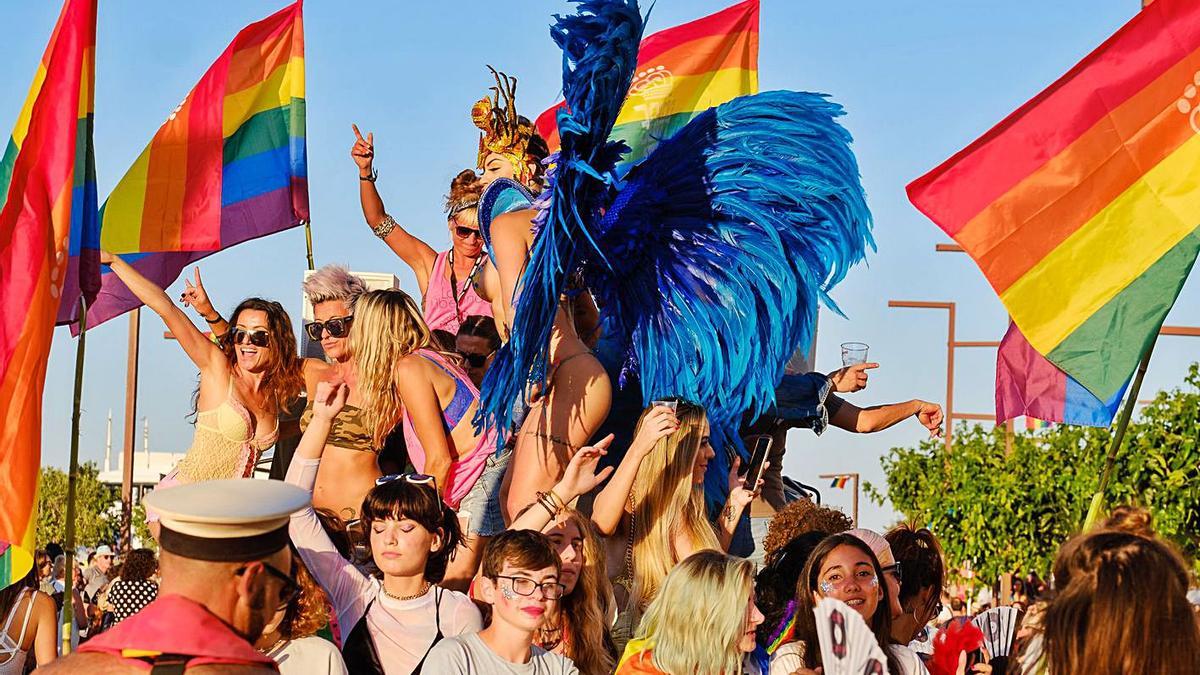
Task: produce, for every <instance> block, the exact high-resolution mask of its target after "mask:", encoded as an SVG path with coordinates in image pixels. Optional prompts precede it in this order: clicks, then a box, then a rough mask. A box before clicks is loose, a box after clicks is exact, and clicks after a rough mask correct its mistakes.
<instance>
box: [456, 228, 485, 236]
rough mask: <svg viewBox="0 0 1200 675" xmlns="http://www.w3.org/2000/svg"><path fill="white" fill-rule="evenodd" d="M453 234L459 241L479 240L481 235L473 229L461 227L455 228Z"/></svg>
mask: <svg viewBox="0 0 1200 675" xmlns="http://www.w3.org/2000/svg"><path fill="white" fill-rule="evenodd" d="M454 234H457V235H458V238H459V239H470V238H471V237H475V238H476V239H480V238H481V237H482V235H480V234H479V230H476V229H475V228H473V227H463V226H462V225H457V226H455V228H454Z"/></svg>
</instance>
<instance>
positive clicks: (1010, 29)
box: [0, 0, 1200, 527]
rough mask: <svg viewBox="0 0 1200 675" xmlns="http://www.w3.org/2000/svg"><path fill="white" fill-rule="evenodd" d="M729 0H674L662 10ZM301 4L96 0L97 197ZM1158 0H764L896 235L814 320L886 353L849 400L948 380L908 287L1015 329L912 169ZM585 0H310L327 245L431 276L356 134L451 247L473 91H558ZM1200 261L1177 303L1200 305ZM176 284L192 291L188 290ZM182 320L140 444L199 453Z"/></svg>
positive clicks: (425, 229) (870, 468)
mask: <svg viewBox="0 0 1200 675" xmlns="http://www.w3.org/2000/svg"><path fill="white" fill-rule="evenodd" d="M731 1H732V0H688V1H687V2H684V1H683V0H658V2H657V4H656V5H655V6H654V10H653V13H652V15H651V17H650V20H649V25H648V32H650V31H655V30H660V29H662V28H665V27H668V26H671V25H675V24H678V23H681V22H684V21H687V20H690V19H693V18H697V17H699V16H702V15H704V14H708V13H710V12H713V11H716V10H718V9H720V8H722V7H724V6H726V5H728V4H731ZM284 4H285V3H284V2H282V1H281V0H271V1H264V0H238V1H237V2H234V1H233V0H223V1H219V2H193V3H180V2H169V3H168V2H156V3H147V2H133V1H132V0H102V1H101V2H100V14H99V28H98V38H97V59H96V60H97V65H96V106H95V109H96V155H97V173H98V182H99V187H100V194H101V197H102V198H103V196H105V195H107V194H108V192H109V191H110V190H111V188H112V186H113V185H114V184H115V183H116V181H117V180H119V179H120V177H121V176H122V175H123V174H124V172H125V170H126V168H127V167H128V166H129V164H130V163H132V161H133V160H134V158H136V156H137V155H138V153H139V152H140V151H141V150H142V148H143V147H144V146H145V145H146V143H147V142H148V141H149V139H150V137H151V135H152V134H153V133H154V131H155V130H156V129H157V128H158V126H159V124H161V122H162V120H163V119H165V117H166V116H167V115H168V114H169V113H170V111H171V110H172V109H173V108H174V107H175V105H176V104H177V103H178V102H179V101H180V100H182V99H183V97H184V95H185V94H186V93H187V91H188V90H189V89H190V88H191V87H192V85H193V84H194V83H195V82H196V80H197V79H198V78H199V76H200V75H201V73H203V72H204V70H205V69H206V68H207V67H208V66H209V64H210V63H211V62H212V61H213V60H214V59H215V58H216V57H217V55H218V54H219V53H220V52H221V50H223V49H224V47H225V46H226V44H228V42H229V40H230V39H232V37H233V36H234V34H236V32H237V31H238V30H239V29H240V28H241V27H242V26H244V25H246V24H247V23H250V22H252V21H255V20H257V19H259V18H262V17H265V16H267V15H268V14H270V13H272V12H273V11H275V10H277V9H278V8H280V7H282V6H283V5H284ZM1139 6H1140V3H1139V2H1138V1H1137V0H1121V1H1120V2H1116V1H1112V0H1108V1H1103V2H1095V0H1061V1H1060V2H1055V3H1045V2H1033V1H1031V0H1014V1H1012V2H1006V3H998V2H983V1H978V0H971V1H961V2H924V3H898V2H889V1H878V0H864V1H863V2H857V3H817V2H807V1H805V2H799V1H796V0H762V26H761V30H762V35H761V56H760V85H761V89H763V90H769V89H796V90H808V91H819V92H825V93H828V94H830V95H832V97H833V98H834V99H835V100H836V101H838V102H840V103H842V104H843V105H844V106H845V107H846V109H847V112H848V115H847V116H846V117H845V118H844V123H845V125H846V126H847V127H848V128H849V130H850V131H851V132H852V133H853V134H854V137H855V150H856V152H857V154H858V159H859V163H860V166H861V169H862V174H863V182H864V184H865V186H866V189H867V192H868V198H869V203H870V205H871V208H872V211H873V213H874V216H875V237H876V240H877V241H878V244H879V252H878V253H877V254H876V255H874V256H872V257H871V258H870V259H869V262H868V264H867V265H864V266H861V267H859V268H858V269H856V270H854V271H853V272H852V273H851V274H850V277H849V278H848V279H847V280H846V281H845V282H844V283H843V284H842V285H841V286H839V287H838V288H837V289H836V290H835V292H834V297H835V299H836V300H837V302H838V303H839V305H840V306H841V308H842V309H843V311H844V312H845V313H846V315H847V317H848V319H842V318H840V317H837V316H834V315H831V314H830V313H828V312H825V313H823V316H822V324H821V332H820V336H819V342H818V359H817V367H818V368H820V369H822V370H829V369H832V368H834V367H836V366H838V365H840V361H839V351H838V345H839V344H840V343H841V342H844V341H848V340H856V341H863V342H867V343H869V344H870V345H871V353H870V355H871V359H872V360H875V361H879V362H880V363H881V364H882V367H881V368H880V369H878V370H876V371H874V373H873V374H872V380H871V387H870V388H869V389H868V390H867V391H865V392H862V393H859V394H856V395H854V397H853V398H852V400H853V401H855V402H856V403H859V404H862V405H869V404H872V403H879V402H890V401H897V400H905V399H908V398H914V397H916V398H924V399H927V400H931V401H935V402H942V401H943V399H944V396H945V340H946V332H945V331H946V325H945V324H946V322H945V316H944V313H939V312H932V311H914V310H894V309H891V310H890V309H888V308H887V301H888V300H889V299H906V300H944V301H956V302H958V303H959V304H960V306H959V323H958V335H959V339H960V340H998V339H999V338H1000V337H1001V335H1002V334H1003V331H1004V328H1005V314H1004V311H1003V309H1002V308H1001V306H1000V304H999V302H998V301H997V300H996V298H995V296H994V294H993V293H992V291H991V290H990V288H989V287H988V286H987V284H986V283H985V281H984V280H983V278H982V276H981V275H980V273H979V271H978V269H977V268H976V267H975V266H974V264H973V263H972V262H971V261H970V260H969V259H968V258H967V257H966V256H964V255H962V254H944V253H943V254H937V253H934V250H933V248H934V245H935V244H936V243H939V242H944V241H948V240H947V239H946V238H945V236H944V235H942V234H941V232H940V231H939V230H938V229H937V228H936V227H935V226H934V225H933V224H932V223H930V222H929V221H928V220H926V219H925V218H924V217H922V216H921V215H920V214H919V213H918V212H917V211H916V210H915V209H914V208H913V207H912V206H911V205H910V204H909V202H908V200H907V198H906V197H905V194H904V186H905V185H906V184H907V183H908V182H909V181H910V180H912V179H913V178H916V177H917V176H919V175H921V174H922V173H924V172H925V171H927V170H928V169H930V168H931V167H933V166H935V165H936V164H938V163H939V162H941V161H942V160H943V159H945V158H946V157H948V156H950V155H951V154H952V153H954V152H955V151H957V150H958V149H960V148H961V147H962V146H964V145H965V144H967V143H968V142H970V141H971V140H973V139H974V138H975V137H976V136H978V135H979V134H981V133H983V132H984V131H986V130H987V129H988V128H990V127H991V125H993V124H994V123H995V122H997V121H999V120H1000V119H1001V118H1003V117H1004V116H1005V115H1006V114H1007V113H1009V112H1010V111H1011V110H1013V109H1014V108H1016V107H1017V106H1019V105H1020V104H1021V103H1023V102H1024V101H1026V100H1027V99H1029V98H1030V97H1031V96H1033V95H1034V94H1036V93H1037V92H1038V91H1040V90H1041V89H1042V88H1044V87H1045V86H1046V85H1048V84H1049V83H1050V82H1052V81H1053V80H1054V79H1055V78H1057V77H1058V76H1059V75H1061V74H1062V73H1063V72H1065V71H1066V70H1067V69H1068V68H1070V66H1072V65H1073V64H1074V63H1075V62H1076V61H1078V60H1079V59H1080V58H1081V57H1082V56H1084V55H1085V54H1086V53H1087V52H1088V51H1090V50H1091V49H1092V48H1094V47H1095V46H1096V45H1098V44H1099V43H1100V42H1102V41H1103V40H1104V39H1105V38H1106V37H1108V36H1109V35H1110V34H1111V33H1112V32H1113V31H1115V30H1116V29H1117V28H1118V27H1120V26H1121V25H1122V24H1123V23H1124V22H1125V21H1127V20H1128V19H1129V18H1130V17H1131V16H1132V15H1133V14H1134V13H1135V12H1136V11H1137V10H1138V8H1139ZM567 11H570V6H569V5H568V3H566V2H565V1H563V0H520V2H507V3H504V2H500V3H498V2H494V1H492V2H483V1H476V0H459V1H458V2H454V3H433V2H423V3H418V2H372V1H369V0H363V1H361V2H356V3H341V2H338V3H335V2H327V1H325V0H311V1H310V2H309V3H308V4H307V6H306V7H305V28H306V43H307V55H306V56H307V75H308V82H307V100H308V157H309V168H308V171H309V184H310V200H311V204H312V213H313V237H314V244H315V251H316V259H317V264H318V265H320V264H324V263H331V262H340V263H347V264H349V265H351V266H352V267H353V268H354V269H358V270H364V271H386V272H393V273H395V274H397V275H398V276H399V277H400V278H401V280H402V282H403V284H404V285H405V287H406V288H409V289H414V288H415V282H414V280H413V278H412V276H411V274H410V273H409V272H408V269H407V268H406V267H405V266H404V265H403V264H402V263H401V262H400V261H399V260H398V259H397V258H395V257H394V256H392V254H391V252H390V251H389V250H388V249H387V248H386V247H384V246H383V245H382V244H380V243H379V242H378V241H377V240H376V239H375V238H374V237H373V236H372V235H371V234H370V232H369V230H368V229H367V227H366V226H365V225H364V223H363V221H362V216H361V212H360V211H359V207H358V182H357V179H356V177H355V167H354V165H353V164H352V163H351V161H350V158H349V156H348V153H349V148H350V145H351V142H352V140H353V136H352V134H351V132H350V123H351V122H356V123H357V124H358V125H359V127H360V128H361V129H362V130H363V131H364V133H365V132H366V131H368V130H370V131H374V133H375V139H376V147H377V154H378V158H377V167H378V169H379V172H380V179H379V187H380V190H381V192H382V193H383V196H384V199H385V200H386V203H387V205H388V210H389V211H390V212H391V213H392V214H393V215H394V216H395V217H396V218H397V220H399V221H400V222H402V223H403V224H405V225H406V226H407V227H409V228H411V229H412V230H413V231H415V232H417V233H418V234H420V235H423V236H425V237H426V238H427V239H428V240H429V241H430V242H431V243H432V244H433V245H434V246H435V247H439V248H440V247H441V246H443V245H444V244H445V243H446V242H445V236H446V235H445V229H444V225H443V223H444V220H443V216H442V213H441V210H440V205H441V200H442V195H443V194H444V193H445V191H446V188H447V185H448V183H449V180H450V178H451V177H452V176H453V175H454V174H455V173H456V172H457V171H458V170H459V169H462V168H466V167H469V166H471V165H472V164H473V163H474V158H475V147H476V142H477V141H476V138H477V134H476V131H475V130H474V127H473V126H472V125H471V122H470V118H469V109H470V106H471V104H472V103H473V102H474V101H475V100H476V99H478V98H479V97H480V96H481V95H482V94H483V93H484V91H485V90H486V88H487V86H488V85H489V84H490V76H489V75H488V73H487V70H486V68H485V64H492V65H495V66H496V67H498V68H500V69H503V70H505V71H507V72H509V73H510V74H512V75H515V76H517V77H518V78H519V79H520V88H519V91H518V105H519V107H520V109H521V110H522V112H523V113H524V114H526V115H528V116H530V117H533V116H535V115H536V114H537V113H538V112H540V111H541V110H542V109H544V108H545V107H547V106H548V105H550V104H551V103H553V102H554V101H555V99H556V97H557V92H558V89H559V85H560V72H559V67H560V62H559V53H558V51H557V49H556V48H555V47H554V44H553V43H552V42H551V41H550V39H549V37H548V33H547V26H548V23H549V19H550V16H551V14H553V13H554V12H560V13H561V12H567ZM57 12H58V3H56V2H15V1H14V0H5V1H4V2H0V23H3V24H4V25H6V26H9V27H10V30H8V31H6V35H5V49H4V51H5V62H6V65H7V69H6V72H7V76H6V77H5V78H3V81H2V82H0V129H4V130H7V129H11V127H12V123H13V121H14V120H15V118H16V115H17V112H18V111H19V109H20V106H21V103H22V101H23V99H24V97H25V94H26V92H27V90H28V87H29V81H30V78H31V77H32V75H33V71H34V67H35V65H36V63H37V60H38V58H39V57H40V55H41V52H42V50H43V49H44V47H45V43H46V40H47V38H48V37H49V33H50V30H51V28H52V27H53V24H54V20H55V17H56V15H57ZM12 27H19V30H11V28H12ZM1183 84H1186V83H1181V86H1182V85H1183ZM304 267H305V261H304V235H303V231H302V230H299V229H297V230H293V231H289V232H285V233H281V234H277V235H274V236H272V237H268V238H266V239H263V240H259V241H255V242H250V243H247V244H244V245H242V246H239V247H236V248H234V249H231V250H228V251H225V252H222V253H220V254H217V255H215V256H213V257H212V258H209V259H208V260H207V261H205V262H204V263H203V264H202V265H201V272H202V274H203V276H204V279H205V282H206V285H207V287H208V289H209V292H210V293H211V295H212V296H213V297H214V298H215V299H216V300H217V303H218V306H219V307H220V308H221V309H222V310H223V311H225V312H227V311H228V310H229V309H230V308H232V306H233V305H234V304H235V303H236V302H237V301H238V300H239V299H241V298H242V297H245V296H247V295H252V294H253V295H263V296H267V297H271V298H275V299H278V300H280V301H281V302H283V303H284V305H285V306H287V308H288V310H289V311H290V312H292V315H293V317H297V316H298V315H299V311H300V287H299V284H300V279H301V275H302V273H303V270H304ZM1196 276H1197V275H1193V279H1192V280H1191V281H1190V282H1189V283H1188V285H1187V286H1186V287H1185V289H1184V293H1183V295H1182V296H1181V297H1180V300H1179V302H1178V303H1177V305H1176V308H1175V310H1174V311H1173V312H1172V314H1171V316H1170V317H1169V319H1168V323H1173V324H1187V325H1198V324H1200V281H1197V280H1196V278H1195V277H1196ZM181 285H182V282H180V283H179V284H177V286H181ZM170 292H171V294H172V295H173V296H177V295H178V288H177V287H172V289H170ZM9 309H10V310H11V309H12V308H9ZM126 327H127V321H126V320H125V319H124V317H122V318H120V319H116V320H113V321H111V322H109V323H108V324H104V325H102V326H100V327H98V328H96V329H95V330H93V331H90V332H89V334H88V345H87V346H88V351H87V366H86V369H85V389H84V398H83V418H82V443H81V451H80V455H81V459H82V460H97V461H99V460H100V459H101V458H102V457H103V453H104V429H105V419H106V416H107V414H108V411H109V410H110V409H111V410H112V412H113V416H114V420H115V421H116V424H115V426H116V430H115V434H114V436H115V438H114V441H115V444H116V445H118V447H119V444H120V442H121V419H122V416H123V407H124V380H125V370H124V368H125V340H126V334H127V329H126ZM163 330H164V328H163V325H162V322H161V320H159V319H158V317H157V316H155V315H154V314H152V313H144V314H143V321H142V334H141V339H142V351H141V365H142V371H141V378H140V390H139V406H138V417H139V436H138V443H139V446H138V447H140V443H141V437H140V425H141V422H140V418H142V417H148V418H149V420H150V442H151V447H152V449H154V450H162V451H174V452H182V451H184V450H186V449H187V447H188V445H189V444H190V441H191V435H192V429H191V426H190V425H189V424H188V422H187V420H186V419H185V416H186V415H187V413H188V412H189V408H190V397H191V393H192V390H193V388H194V386H195V369H194V367H193V366H192V365H191V363H190V362H189V361H187V359H186V357H185V356H184V355H183V353H182V351H181V350H180V349H179V348H178V346H177V345H176V344H175V343H173V342H167V341H164V340H163V339H162V337H161V336H162V333H163ZM1198 347H1200V345H1198V344H1197V340H1196V338H1164V339H1163V340H1162V341H1161V342H1160V343H1159V347H1158V349H1157V351H1156V353H1155V356H1154V361H1153V363H1152V365H1151V368H1150V373H1149V375H1148V377H1147V382H1146V385H1145V391H1147V392H1152V391H1154V390H1157V389H1159V388H1162V387H1168V386H1173V385H1175V384H1176V383H1178V382H1179V381H1180V380H1181V376H1182V373H1183V371H1184V368H1185V367H1186V364H1187V363H1188V362H1189V360H1194V359H1195V358H1196V355H1197V354H1198V353H1200V349H1198ZM994 360H995V356H994V352H993V351H992V350H960V353H959V358H958V362H957V366H956V370H957V377H956V388H955V399H956V408H957V409H958V410H959V411H962V412H991V411H992V409H993V403H992V400H993V377H994ZM73 364H74V341H72V340H71V339H70V335H69V333H68V332H67V331H66V330H65V329H59V331H58V332H57V333H56V336H55V344H54V348H53V350H52V354H51V359H50V366H49V371H48V374H47V383H46V395H45V399H44V411H43V416H44V423H43V429H44V436H43V438H44V441H43V442H44V446H43V463H45V464H48V465H55V466H65V465H66V463H67V458H68V449H69V431H70V412H71V381H72V368H73ZM922 432H923V430H922V429H921V428H920V427H919V426H918V425H917V424H916V423H915V421H910V422H905V423H903V424H901V425H899V426H898V427H896V428H894V429H893V430H891V431H889V432H885V433H881V434H876V435H873V436H854V435H851V434H847V433H843V432H841V431H839V430H830V431H829V432H828V433H826V434H825V435H824V436H822V437H820V438H819V439H818V438H815V437H814V436H812V434H810V433H808V432H799V431H798V432H793V433H792V436H791V438H790V442H789V454H788V456H787V460H786V463H785V469H786V472H787V473H788V474H789V475H792V476H794V477H796V478H798V479H800V480H803V481H805V482H808V483H816V482H817V479H816V475H817V474H819V473H827V472H848V471H858V472H860V473H862V474H863V477H864V479H867V480H872V481H875V482H879V481H880V480H881V479H882V471H881V469H880V466H879V461H878V460H879V457H880V456H881V455H882V454H884V453H886V452H887V450H888V449H889V448H891V447H893V446H899V445H910V444H913V443H915V442H916V441H917V440H919V439H920V438H921V437H922ZM1097 452H1102V449H1099V448H1098V449H1097ZM825 485H827V483H826V484H825ZM823 490H824V494H825V497H826V501H827V502H828V503H832V504H835V505H841V506H844V507H845V508H846V509H847V510H849V503H850V499H849V497H850V495H849V492H848V491H837V490H830V489H828V488H824V487H823ZM861 508H862V522H863V524H864V525H866V526H875V527H880V526H883V525H885V524H887V523H890V522H891V521H893V520H894V519H895V517H896V516H895V514H894V513H893V512H892V511H891V509H890V508H886V507H885V508H879V507H876V506H874V505H872V504H870V503H869V502H868V501H867V500H866V499H865V498H864V499H863V500H862V502H861Z"/></svg>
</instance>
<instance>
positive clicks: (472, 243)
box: [350, 125, 492, 335]
mask: <svg viewBox="0 0 1200 675" xmlns="http://www.w3.org/2000/svg"><path fill="white" fill-rule="evenodd" d="M351 127H352V128H353V129H354V137H355V140H354V145H353V147H351V148H350V157H351V159H353V160H354V163H355V164H356V165H357V166H358V184H359V191H358V196H359V201H361V202H362V210H363V217H364V218H366V220H367V225H369V226H370V227H371V232H373V233H374V234H375V236H376V237H379V238H380V239H382V240H383V243H385V244H387V245H388V248H390V249H392V251H393V252H394V253H395V254H396V255H398V256H400V259H401V260H403V261H404V262H405V263H406V264H407V265H408V266H409V267H411V268H412V271H413V274H414V275H416V277H417V288H419V289H420V290H421V298H422V301H421V308H422V310H423V313H424V315H425V322H426V323H427V324H429V328H430V329H431V330H444V331H447V332H449V333H450V334H452V335H453V334H456V333H458V327H459V324H461V323H462V321H463V319H464V318H466V317H467V316H469V315H471V314H483V315H486V316H491V314H492V307H491V305H490V304H488V303H487V302H486V301H484V300H483V299H482V298H480V297H479V295H478V294H477V293H476V292H475V287H474V284H473V283H472V282H473V280H474V279H475V277H476V276H477V275H478V274H479V272H480V268H481V267H482V265H483V263H484V260H485V259H486V257H485V256H484V255H483V239H482V238H481V237H480V235H479V223H478V222H477V221H476V220H475V217H474V210H473V209H472V208H471V207H474V206H475V204H476V203H478V201H479V191H480V190H481V189H482V188H480V187H478V186H477V185H476V184H475V183H476V180H477V178H478V177H477V176H476V175H475V172H474V171H471V170H470V169H467V170H464V171H462V172H460V173H459V174H458V175H457V176H455V177H454V180H452V181H451V182H450V195H449V197H448V198H447V200H446V227H447V228H448V229H449V230H450V249H449V250H447V251H442V252H441V253H438V252H437V251H434V250H433V248H432V247H431V246H430V245H429V244H427V243H425V242H424V241H422V240H421V239H418V238H417V237H416V236H414V235H413V234H412V233H410V232H409V231H408V230H406V229H404V228H403V227H401V226H400V224H399V223H397V222H396V221H395V219H393V218H392V217H391V216H390V215H388V213H387V211H386V210H384V206H383V198H382V197H380V196H379V190H378V189H376V187H375V180H376V179H377V178H378V177H379V174H378V173H377V172H376V171H375V170H374V168H373V167H372V164H373V163H374V161H375V135H374V134H373V133H368V134H367V137H366V138H363V136H362V134H361V133H359V131H358V126H356V125H351Z"/></svg>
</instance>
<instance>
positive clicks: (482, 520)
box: [350, 289, 505, 590]
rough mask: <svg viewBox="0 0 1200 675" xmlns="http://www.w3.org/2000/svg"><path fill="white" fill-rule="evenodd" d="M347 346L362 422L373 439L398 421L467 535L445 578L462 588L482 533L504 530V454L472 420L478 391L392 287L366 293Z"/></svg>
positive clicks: (411, 452) (420, 467) (412, 454)
mask: <svg viewBox="0 0 1200 675" xmlns="http://www.w3.org/2000/svg"><path fill="white" fill-rule="evenodd" d="M354 313H355V318H354V325H353V327H352V328H351V329H350V349H351V351H352V352H353V353H354V359H355V363H356V366H357V371H358V392H359V396H360V397H361V400H362V410H363V420H364V422H365V424H366V426H367V428H368V429H371V430H372V432H373V433H374V439H375V443H376V445H379V444H382V442H383V439H384V438H385V437H386V436H387V435H388V433H390V432H391V430H392V429H393V428H395V427H396V425H397V424H400V425H402V426H403V429H404V441H405V447H406V449H407V450H408V457H409V460H410V461H411V462H412V465H413V466H414V467H415V468H416V470H417V471H420V472H421V473H424V474H428V475H430V476H433V477H434V478H435V479H437V485H438V487H439V488H440V491H441V494H442V499H443V500H444V501H445V502H446V505H447V506H449V507H450V508H452V509H457V510H459V511H460V513H459V518H460V520H461V522H462V526H463V529H464V531H465V533H466V537H465V538H464V548H463V550H460V551H459V552H458V553H457V554H456V555H455V556H454V561H453V562H452V563H451V566H450V569H449V571H448V572H447V574H446V577H447V584H448V585H450V586H452V587H455V588H461V589H462V590H466V587H467V585H468V584H469V583H470V580H471V578H472V577H473V576H474V575H475V569H476V566H477V565H478V560H479V555H478V554H479V551H481V550H482V547H483V545H484V544H485V543H486V537H489V536H492V535H495V534H498V533H500V532H501V531H503V530H504V523H503V521H502V520H501V519H500V503H499V499H500V481H501V479H502V477H503V475H504V469H505V465H504V464H503V461H502V460H503V458H499V457H497V456H496V455H495V453H494V450H495V448H496V435H495V432H494V431H492V430H490V429H489V430H483V431H479V430H477V429H476V428H475V426H474V424H472V419H473V418H474V416H475V410H476V408H477V407H478V401H479V390H478V389H476V388H475V385H474V384H472V383H471V380H470V379H469V378H468V377H467V374H466V373H464V372H463V371H462V368H460V367H459V366H458V364H457V363H456V358H455V357H454V356H453V355H447V354H444V353H442V352H440V351H438V350H437V349H436V347H434V346H433V342H432V337H431V335H430V331H429V327H428V326H427V325H426V324H425V322H424V321H423V320H422V319H421V314H420V311H419V310H418V309H417V306H416V303H414V302H413V300H412V298H410V297H409V296H408V294H407V293H405V292H404V291H401V290H397V289H388V290H381V291H370V292H368V293H364V294H363V295H362V297H360V298H359V299H358V302H357V303H356V305H355V310H354Z"/></svg>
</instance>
